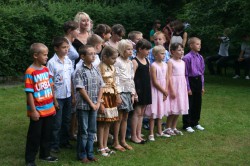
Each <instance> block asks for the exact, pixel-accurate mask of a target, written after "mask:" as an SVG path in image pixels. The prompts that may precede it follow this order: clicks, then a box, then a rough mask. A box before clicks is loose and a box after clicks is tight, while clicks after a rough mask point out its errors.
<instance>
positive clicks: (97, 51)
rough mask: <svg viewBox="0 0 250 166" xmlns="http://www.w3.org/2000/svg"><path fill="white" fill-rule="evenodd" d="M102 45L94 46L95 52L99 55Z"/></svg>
mask: <svg viewBox="0 0 250 166" xmlns="http://www.w3.org/2000/svg"><path fill="white" fill-rule="evenodd" d="M102 46H103V43H99V44H97V45H96V46H95V52H96V53H97V54H99V53H100V52H101V51H102Z"/></svg>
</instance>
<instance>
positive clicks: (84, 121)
mask: <svg viewBox="0 0 250 166" xmlns="http://www.w3.org/2000/svg"><path fill="white" fill-rule="evenodd" d="M96 116H97V111H93V110H79V109H78V110H77V119H78V133H77V158H78V159H79V160H82V159H84V158H88V159H92V158H93V157H94V136H95V134H96Z"/></svg>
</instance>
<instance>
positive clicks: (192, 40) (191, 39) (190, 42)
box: [188, 37, 201, 46]
mask: <svg viewBox="0 0 250 166" xmlns="http://www.w3.org/2000/svg"><path fill="white" fill-rule="evenodd" d="M196 41H201V39H199V38H198V37H191V38H190V39H188V45H189V46H190V44H194V42H196Z"/></svg>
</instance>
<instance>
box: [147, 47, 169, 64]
mask: <svg viewBox="0 0 250 166" xmlns="http://www.w3.org/2000/svg"><path fill="white" fill-rule="evenodd" d="M152 50H153V48H151V49H150V51H149V54H148V57H147V58H148V60H149V62H150V64H152V63H153V62H154V61H155V57H154V55H153V52H152ZM169 59H170V55H169V52H168V51H167V50H166V51H165V58H164V60H163V62H166V63H167V62H168V60H169Z"/></svg>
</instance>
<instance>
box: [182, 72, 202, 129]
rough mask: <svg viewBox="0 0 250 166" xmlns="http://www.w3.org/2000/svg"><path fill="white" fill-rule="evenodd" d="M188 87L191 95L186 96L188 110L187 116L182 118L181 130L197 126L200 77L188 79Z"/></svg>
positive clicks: (200, 87)
mask: <svg viewBox="0 0 250 166" xmlns="http://www.w3.org/2000/svg"><path fill="white" fill-rule="evenodd" d="M188 79H189V85H190V88H191V91H192V95H189V96H188V101H189V110H188V115H183V116H182V122H183V129H186V128H187V127H190V126H191V127H194V126H196V125H198V124H199V120H200V114H201V103H202V93H201V89H202V82H201V77H200V76H198V77H189V78H188Z"/></svg>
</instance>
